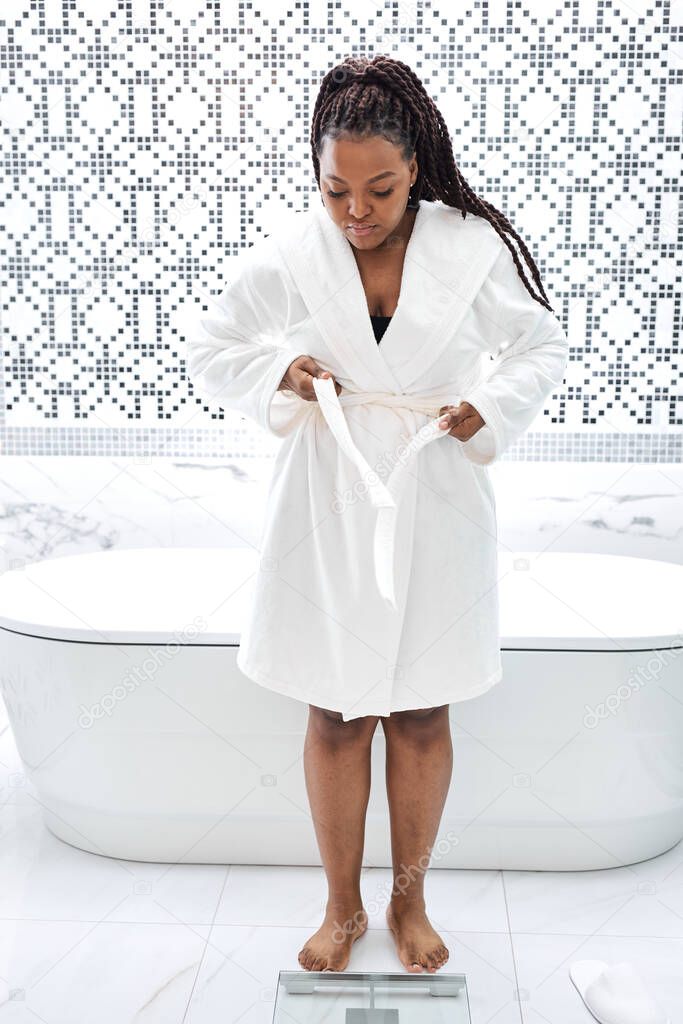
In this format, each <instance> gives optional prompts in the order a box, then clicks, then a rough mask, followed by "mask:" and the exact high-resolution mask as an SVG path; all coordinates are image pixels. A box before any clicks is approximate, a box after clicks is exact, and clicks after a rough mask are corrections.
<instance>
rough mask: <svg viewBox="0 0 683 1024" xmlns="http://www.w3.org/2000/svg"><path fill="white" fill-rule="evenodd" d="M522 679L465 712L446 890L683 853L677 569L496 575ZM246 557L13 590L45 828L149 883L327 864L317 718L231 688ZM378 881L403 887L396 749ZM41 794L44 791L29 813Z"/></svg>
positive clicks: (554, 567)
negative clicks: (196, 874)
mask: <svg viewBox="0 0 683 1024" xmlns="http://www.w3.org/2000/svg"><path fill="white" fill-rule="evenodd" d="M499 566H500V573H499V575H500V598H501V602H500V603H501V634H502V644H501V646H502V649H503V654H502V658H503V667H504V678H503V680H502V681H501V682H500V683H498V684H497V685H496V686H494V687H493V688H492V689H491V690H490V691H489V692H488V693H485V694H483V695H481V696H479V697H476V698H472V699H471V700H468V701H463V702H460V703H457V704H452V705H451V708H450V715H451V726H452V732H453V742H454V771H453V781H452V785H451V789H450V793H449V797H448V800H447V803H446V807H445V810H444V814H443V818H442V822H441V828H440V832H439V836H438V839H437V842H436V844H435V847H434V850H433V852H432V866H433V867H445V868H494V869H501V868H509V869H532V870H544V869H548V870H550V869H554V870H577V869H589V868H603V867H604V868H606V867H616V866H618V865H623V864H629V863H634V862H636V861H640V860H644V859H647V858H649V857H653V856H655V855H656V854H659V853H662V852H663V851H665V850H667V849H669V848H670V847H672V846H674V845H675V844H676V843H677V842H678V841H679V840H680V839H681V838H682V837H683V658H682V657H681V655H682V647H683V638H682V636H681V620H680V617H679V616H680V607H681V605H680V595H681V593H683V567H681V566H677V565H673V564H670V563H666V562H656V561H651V560H647V559H636V558H625V557H621V556H611V555H594V554H590V555H589V554H576V553H553V554H549V553H548V554H536V553H533V552H527V553H519V554H514V555H504V554H502V553H501V554H500V557H499ZM255 567H256V554H255V553H254V552H252V551H250V550H247V549H235V548H228V549H213V548H182V549H165V548H159V549H145V548H141V549H124V550H117V551H109V552H101V553H94V554H83V555H76V556H68V557H64V558H56V559H51V560H48V561H43V562H39V563H34V564H32V565H28V566H27V567H25V568H23V569H13V570H11V571H8V572H6V573H4V574H3V575H1V576H0V655H1V662H0V663H1V665H2V675H1V681H2V692H3V695H4V699H5V702H6V705H7V709H8V715H9V719H10V723H11V726H12V728H13V730H14V735H15V738H16V743H17V747H18V750H19V753H20V756H21V758H22V761H23V763H24V766H25V770H26V774H27V777H28V781H29V783H31V784H32V787H33V789H34V792H35V796H36V798H37V799H38V800H39V801H40V802H41V804H42V806H43V808H44V820H45V823H46V825H47V827H48V828H49V829H50V830H51V831H52V832H53V833H54V834H55V835H57V836H59V838H60V839H63V840H65V841H66V842H68V843H71V844H72V845H74V846H77V847H80V848H81V849H83V850H88V851H90V852H93V853H99V854H106V855H109V856H113V857H122V858H128V859H134V860H143V861H162V862H190V863H191V862H200V863H252V864H253V863H255V864H319V863H320V859H319V855H318V850H317V845H316V842H315V833H314V830H313V825H312V822H311V818H310V814H309V808H308V800H307V797H306V790H305V782H304V774H303V761H302V751H303V737H304V732H305V728H306V721H307V715H308V705H307V704H305V703H303V702H299V701H297V700H294V699H292V698H289V697H284V696H281V695H279V694H275V693H273V692H271V691H270V690H266V689H264V688H263V687H260V686H258V685H257V684H256V683H253V682H252V681H251V680H249V679H247V678H246V677H245V676H244V675H243V674H242V673H241V672H240V671H239V669H238V668H237V667H236V664H235V656H236V652H237V647H238V644H239V637H240V629H241V623H242V621H243V619H242V610H243V609H244V607H245V603H246V598H247V597H248V592H249V586H250V580H251V578H252V577H253V573H254V570H255ZM372 756H373V768H372V775H373V785H372V795H371V800H370V805H369V808H368V817H367V829H366V845H365V859H364V864H365V866H384V867H386V866H390V864H391V856H390V845H389V825H388V808H387V803H386V793H385V790H384V734H383V732H382V729H381V726H380V725H378V728H377V732H376V734H375V739H374V742H373V753H372ZM29 791H30V789H29Z"/></svg>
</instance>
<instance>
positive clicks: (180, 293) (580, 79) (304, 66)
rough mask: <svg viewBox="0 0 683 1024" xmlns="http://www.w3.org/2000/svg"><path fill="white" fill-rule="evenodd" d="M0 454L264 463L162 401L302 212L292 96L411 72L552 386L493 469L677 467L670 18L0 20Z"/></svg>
mask: <svg viewBox="0 0 683 1024" xmlns="http://www.w3.org/2000/svg"><path fill="white" fill-rule="evenodd" d="M0 17H1V18H2V21H0V25H1V26H2V28H1V30H0V45H1V59H2V96H1V102H0V115H1V130H2V150H3V154H2V171H1V172H0V173H2V192H1V202H2V218H3V232H2V235H3V244H2V250H3V254H2V261H1V267H0V273H1V275H2V279H1V281H0V284H1V287H2V302H1V306H2V319H3V327H4V331H3V339H4V340H3V352H2V361H1V365H0V442H1V444H2V448H1V451H2V452H3V453H4V454H11V455H47V454H55V455H57V454H63V455H78V454H83V455H130V456H140V457H142V458H144V457H145V456H148V455H169V456H194V457H197V456H207V455H210V456H211V455H216V456H220V457H225V456H230V457H238V458H249V457H252V456H254V455H261V454H263V453H269V452H270V451H272V450H273V446H274V445H275V444H277V442H273V441H272V439H270V437H269V436H267V435H265V434H264V433H262V432H261V431H259V430H258V428H257V427H255V426H253V427H252V425H251V424H250V422H249V421H247V420H244V419H241V418H240V417H238V416H236V414H234V413H231V412H226V413H224V414H223V415H221V414H218V413H211V412H209V411H207V410H206V409H205V408H204V405H203V403H202V401H201V399H199V398H198V397H195V396H194V395H193V394H192V392H191V388H190V386H189V384H188V382H187V380H186V379H185V374H184V360H185V339H186V338H187V337H188V334H189V333H190V332H191V331H192V329H193V323H195V322H196V318H197V317H198V316H199V315H200V307H201V303H202V296H204V298H206V297H207V296H209V295H211V294H215V293H217V292H218V291H219V290H220V288H221V282H222V280H223V279H224V278H226V277H227V276H228V275H229V273H230V264H231V258H233V257H235V256H236V255H237V254H238V253H239V252H240V250H241V249H242V247H244V246H247V245H249V244H251V243H252V242H253V241H254V240H255V239H256V237H257V236H258V235H259V234H260V233H268V231H269V224H272V223H273V217H274V216H277V213H278V211H281V210H282V209H283V208H288V207H289V208H294V209H304V208H306V207H308V205H309V204H310V203H317V202H319V199H318V195H317V191H316V186H315V180H314V178H313V171H312V166H311V162H310V154H309V149H308V130H309V120H308V111H310V110H311V109H312V106H313V103H314V100H315V96H316V93H317V83H318V82H319V81H320V79H321V78H322V75H323V74H324V73H325V72H326V71H327V70H328V68H329V67H330V66H332V65H333V64H334V63H336V62H337V61H339V60H340V59H341V58H342V57H343V56H344V54H346V53H350V52H356V53H375V52H383V53H388V54H392V55H393V56H396V57H398V58H399V59H401V60H403V61H405V62H406V63H408V64H410V65H411V66H412V67H413V68H414V69H415V71H416V72H417V73H418V74H419V75H420V77H421V78H422V80H423V82H424V83H425V86H426V88H427V89H428V91H429V92H430V94H431V95H432V96H433V98H434V100H435V102H436V103H437V105H438V106H439V108H440V110H441V111H442V113H443V115H444V117H445V120H446V123H447V124H448V126H449V131H450V133H451V135H452V138H453V146H454V152H455V156H456V160H457V161H458V162H459V164H460V166H461V167H462V169H463V173H464V174H465V176H466V177H467V179H468V180H469V182H470V184H471V185H472V187H473V188H474V189H475V190H476V191H477V192H478V193H479V194H480V195H482V196H484V197H486V198H487V199H488V200H489V201H490V202H492V203H494V205H496V206H497V207H498V208H499V209H502V210H503V211H504V212H505V213H506V215H507V216H508V218H509V219H510V220H511V221H512V223H513V224H514V225H515V227H516V228H517V230H518V231H519V232H520V234H522V236H523V237H524V238H525V239H526V241H527V243H528V244H529V247H530V250H531V252H532V254H533V255H534V257H535V259H536V262H537V263H538V265H539V268H540V271H541V274H542V277H543V280H544V283H545V287H546V291H547V292H548V295H549V296H550V298H551V302H552V304H553V306H554V308H555V310H556V312H557V314H558V316H560V319H561V320H562V322H563V324H564V326H565V328H566V330H567V331H568V334H569V338H570V342H571V361H570V364H569V367H568V369H567V375H566V382H565V385H564V387H563V388H562V389H561V390H560V391H558V392H557V393H556V394H555V395H554V396H553V397H552V398H551V399H550V400H549V402H548V404H547V406H546V408H545V410H544V411H543V414H542V415H540V416H539V417H538V419H537V420H536V422H535V424H534V429H533V430H532V431H529V432H528V433H527V434H526V435H525V437H524V438H523V439H522V440H521V441H520V442H519V443H518V444H517V445H516V446H515V447H514V448H513V449H512V450H511V451H509V452H508V453H507V454H506V456H505V458H508V459H528V460H539V461H542V460H547V459H560V460H594V459H597V460H605V461H612V460H614V461H641V462H660V461H663V462H671V461H678V460H680V458H681V454H682V451H681V449H682V445H681V436H682V434H681V402H682V392H681V386H680V373H681V364H680V348H679V346H680V330H681V288H680V280H681V263H682V257H681V245H680V243H681V231H682V226H681V201H680V177H681V175H680V168H681V164H680V159H681V157H680V141H681V125H682V115H683V72H682V70H681V68H682V60H681V58H682V55H683V27H682V22H683V6H682V5H681V3H680V2H678V3H670V2H668V0H667V2H664V0H662V2H658V3H654V4H645V3H631V4H629V5H626V4H623V3H616V2H614V3H612V2H607V0H592V2H584V0H579V2H572V0H568V2H565V3H562V4H559V3H557V4H548V3H541V2H539V0H534V2H532V3H520V2H517V0H509V2H506V0H496V2H486V0H480V2H477V3H468V4H459V5H457V6H454V5H445V4H433V3H428V2H416V3H411V4H408V3H389V2H387V3H377V4H375V5H369V4H367V3H362V4H361V3H324V2H322V0H316V2H305V0H300V2H297V3H296V4H292V5H291V6H286V5H284V4H277V3H273V4H268V5H265V4H263V5H260V4H254V3H245V2H237V0H235V2H227V0H214V2H210V0H183V2H182V3H181V2H180V0H172V2H167V0H146V2H138V0H111V2H110V3H109V4H106V5H102V4H99V3H96V2H95V0H79V2H75V0H33V2H25V0H24V2H19V0H3V4H2V7H1V8H0Z"/></svg>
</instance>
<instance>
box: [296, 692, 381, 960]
mask: <svg viewBox="0 0 683 1024" xmlns="http://www.w3.org/2000/svg"><path fill="white" fill-rule="evenodd" d="M377 722H378V717H377V716H367V717H364V718H354V719H351V721H349V722H344V721H343V719H342V717H341V714H340V713H339V712H334V711H325V710H323V709H322V708H318V707H315V706H314V705H312V704H311V705H309V716H308V727H307V730H306V739H305V742H304V773H305V777H306V790H307V792H308V799H309V802H310V805H311V813H312V815H313V825H314V827H315V834H316V838H317V840H318V847H319V849H320V856H321V859H322V862H323V867H324V868H325V874H326V876H327V887H328V898H327V907H326V910H325V920H324V921H323V923H322V925H321V927H320V928H319V929H318V931H317V932H316V933H315V935H312V936H311V938H310V939H309V940H308V941H307V942H306V944H305V946H304V947H303V949H302V950H301V951H300V952H299V958H298V959H299V963H300V964H301V966H302V967H304V968H305V969H306V970H309V971H324V970H328V971H343V970H344V968H345V967H346V965H347V964H348V962H349V957H350V955H351V946H352V945H353V942H354V941H355V939H357V938H358V937H359V936H360V935H362V934H363V932H364V931H365V930H366V928H367V914H366V913H365V910H364V908H363V902H362V899H361V892H360V874H361V868H362V865H363V844H364V839H365V813H366V811H367V806H368V799H369V797H370V750H371V746H372V737H373V735H374V733H375V729H376V727H377Z"/></svg>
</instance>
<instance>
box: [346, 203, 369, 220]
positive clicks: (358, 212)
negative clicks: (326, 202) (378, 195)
mask: <svg viewBox="0 0 683 1024" xmlns="http://www.w3.org/2000/svg"><path fill="white" fill-rule="evenodd" d="M349 213H350V215H351V216H352V217H353V219H354V220H357V221H362V220H364V219H365V217H366V216H367V215H368V214H369V213H370V208H369V207H368V204H367V203H366V202H363V200H362V199H352V200H351V201H350V203H349Z"/></svg>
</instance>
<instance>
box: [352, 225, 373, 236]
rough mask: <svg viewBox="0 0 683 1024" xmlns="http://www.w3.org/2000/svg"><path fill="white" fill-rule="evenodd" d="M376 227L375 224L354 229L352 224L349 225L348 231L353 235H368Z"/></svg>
mask: <svg viewBox="0 0 683 1024" xmlns="http://www.w3.org/2000/svg"><path fill="white" fill-rule="evenodd" d="M376 227H377V225H376V224H370V225H369V226H368V227H366V228H356V227H354V226H353V224H350V225H349V231H353V233H354V235H369V234H370V232H371V231H374V230H375V228H376Z"/></svg>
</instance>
